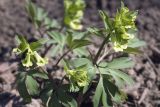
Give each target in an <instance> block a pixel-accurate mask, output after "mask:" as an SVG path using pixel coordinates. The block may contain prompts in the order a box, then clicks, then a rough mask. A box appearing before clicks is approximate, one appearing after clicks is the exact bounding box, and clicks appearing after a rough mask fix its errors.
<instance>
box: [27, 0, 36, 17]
mask: <svg viewBox="0 0 160 107" xmlns="http://www.w3.org/2000/svg"><path fill="white" fill-rule="evenodd" d="M26 10H27V12H28V14H29V15H30V17H31V19H32V20H33V19H34V17H35V16H36V8H35V5H34V4H33V3H32V2H31V0H28V1H27V5H26Z"/></svg>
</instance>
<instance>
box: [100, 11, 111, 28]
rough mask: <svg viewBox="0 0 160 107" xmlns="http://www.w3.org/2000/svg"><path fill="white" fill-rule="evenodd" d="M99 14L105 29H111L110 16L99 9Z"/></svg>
mask: <svg viewBox="0 0 160 107" xmlns="http://www.w3.org/2000/svg"><path fill="white" fill-rule="evenodd" d="M99 14H100V15H101V18H102V19H103V22H104V25H105V28H106V30H109V31H112V24H111V23H112V22H111V20H110V18H109V17H108V15H107V14H106V13H105V12H103V11H101V10H100V11H99Z"/></svg>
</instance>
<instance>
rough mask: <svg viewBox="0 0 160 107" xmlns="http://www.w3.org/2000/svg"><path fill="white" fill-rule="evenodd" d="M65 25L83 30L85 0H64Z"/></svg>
mask: <svg viewBox="0 0 160 107" xmlns="http://www.w3.org/2000/svg"><path fill="white" fill-rule="evenodd" d="M64 8H65V16H64V24H65V25H67V26H68V27H70V28H72V29H74V30H81V29H82V25H81V20H82V18H83V10H84V8H85V2H84V0H64Z"/></svg>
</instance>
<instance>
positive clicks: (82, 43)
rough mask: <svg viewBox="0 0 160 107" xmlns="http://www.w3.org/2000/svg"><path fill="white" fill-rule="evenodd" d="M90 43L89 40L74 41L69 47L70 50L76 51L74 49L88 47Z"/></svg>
mask: <svg viewBox="0 0 160 107" xmlns="http://www.w3.org/2000/svg"><path fill="white" fill-rule="evenodd" d="M90 44H91V42H90V41H89V40H78V39H75V40H74V41H73V44H72V46H71V48H72V49H76V48H80V47H83V46H87V45H90Z"/></svg>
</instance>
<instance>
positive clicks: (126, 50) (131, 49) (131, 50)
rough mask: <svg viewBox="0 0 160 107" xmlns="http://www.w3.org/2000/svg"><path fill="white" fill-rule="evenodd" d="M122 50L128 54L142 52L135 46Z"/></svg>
mask: <svg viewBox="0 0 160 107" xmlns="http://www.w3.org/2000/svg"><path fill="white" fill-rule="evenodd" d="M124 52H126V53H130V54H142V51H140V50H138V49H137V48H131V47H128V48H127V49H124Z"/></svg>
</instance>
